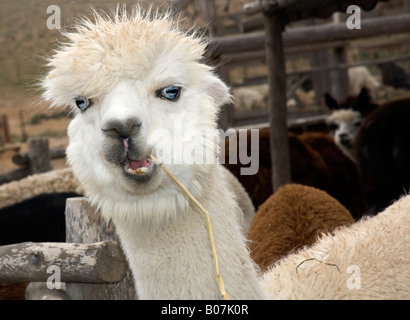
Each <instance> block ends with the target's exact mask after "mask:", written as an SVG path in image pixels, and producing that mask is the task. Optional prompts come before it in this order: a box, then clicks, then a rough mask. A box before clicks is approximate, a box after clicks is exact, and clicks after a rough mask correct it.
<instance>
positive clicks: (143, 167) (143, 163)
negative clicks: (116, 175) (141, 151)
mask: <svg viewBox="0 0 410 320" xmlns="http://www.w3.org/2000/svg"><path fill="white" fill-rule="evenodd" d="M154 166H155V164H154V163H153V162H152V161H151V159H148V158H147V157H144V158H141V159H138V160H134V159H130V158H129V157H128V156H127V158H126V159H125V161H124V162H123V169H124V171H125V172H126V173H128V174H130V175H137V176H139V175H140V176H143V175H148V174H149V173H151V172H152V171H153V167H154Z"/></svg>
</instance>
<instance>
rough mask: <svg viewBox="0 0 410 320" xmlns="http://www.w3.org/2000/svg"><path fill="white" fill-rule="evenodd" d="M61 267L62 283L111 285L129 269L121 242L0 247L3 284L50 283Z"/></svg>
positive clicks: (22, 244)
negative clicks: (56, 269) (49, 279)
mask: <svg viewBox="0 0 410 320" xmlns="http://www.w3.org/2000/svg"><path fill="white" fill-rule="evenodd" d="M50 267H57V268H58V269H59V270H60V271H61V272H60V271H59V272H60V274H59V277H60V276H61V277H60V281H61V282H86V283H111V282H117V281H120V280H121V279H122V278H123V277H124V276H125V273H126V271H127V269H128V265H127V262H126V258H125V256H124V254H123V252H122V249H121V246H120V244H119V243H118V242H114V241H104V242H97V243H88V244H85V243H58V242H56V243H34V242H24V243H17V244H11V245H6V246H0V284H3V283H16V282H27V281H35V282H39V281H43V282H46V281H47V280H48V278H50V276H51V275H52V274H54V273H55V269H54V271H53V269H49V268H50Z"/></svg>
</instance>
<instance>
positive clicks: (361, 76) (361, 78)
mask: <svg viewBox="0 0 410 320" xmlns="http://www.w3.org/2000/svg"><path fill="white" fill-rule="evenodd" d="M347 73H348V76H349V95H352V96H357V95H359V93H360V90H362V88H366V89H368V90H369V92H370V93H371V95H372V96H374V97H375V96H377V94H378V92H379V91H380V90H381V89H382V86H381V84H380V82H379V81H377V79H376V78H375V77H374V76H373V75H372V74H371V73H370V71H369V69H368V68H367V67H366V66H357V67H353V68H349V69H348V72H347Z"/></svg>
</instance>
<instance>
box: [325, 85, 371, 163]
mask: <svg viewBox="0 0 410 320" xmlns="http://www.w3.org/2000/svg"><path fill="white" fill-rule="evenodd" d="M325 101H326V105H327V107H328V108H329V109H330V110H332V111H333V112H332V114H331V115H330V116H329V117H328V119H327V123H328V125H329V129H330V130H331V131H332V134H333V137H334V140H335V143H336V144H337V145H338V146H339V147H340V148H341V149H342V151H344V152H345V154H347V155H348V156H350V157H352V158H353V155H352V149H353V145H354V142H355V140H356V136H357V134H358V132H359V129H360V126H361V124H362V122H363V120H364V118H365V117H366V116H367V115H368V114H370V113H371V112H373V111H374V110H375V109H376V108H377V107H378V105H376V104H374V103H372V102H371V98H370V95H369V93H368V91H367V89H366V88H362V90H361V91H360V94H359V95H358V96H357V97H348V98H347V99H346V100H345V101H343V102H342V103H340V104H339V103H338V102H337V101H336V100H335V99H334V98H333V97H332V96H331V95H329V94H328V93H326V94H325Z"/></svg>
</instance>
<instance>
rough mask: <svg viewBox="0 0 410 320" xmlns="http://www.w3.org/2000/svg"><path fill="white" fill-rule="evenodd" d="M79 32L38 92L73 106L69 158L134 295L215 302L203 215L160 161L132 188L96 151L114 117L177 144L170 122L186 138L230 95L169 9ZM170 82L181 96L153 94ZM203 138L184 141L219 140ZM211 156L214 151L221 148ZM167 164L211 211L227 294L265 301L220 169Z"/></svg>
mask: <svg viewBox="0 0 410 320" xmlns="http://www.w3.org/2000/svg"><path fill="white" fill-rule="evenodd" d="M78 30H79V31H78V33H77V34H72V35H69V40H70V42H69V43H67V44H66V45H65V46H64V47H63V48H62V49H61V50H60V51H58V52H57V53H56V54H55V55H54V57H52V58H51V59H50V63H49V66H50V67H51V71H50V73H49V76H48V77H47V78H46V79H45V80H44V83H43V87H44V88H45V94H44V97H45V98H46V99H48V100H50V101H51V102H52V103H53V104H56V105H60V104H63V105H71V107H72V108H73V110H74V111H75V112H76V113H77V114H76V116H75V118H74V119H73V120H72V122H71V123H70V125H69V128H68V135H69V146H68V148H67V156H68V161H69V163H70V165H71V166H72V168H73V172H74V174H75V175H76V177H78V179H79V181H80V182H81V184H82V185H83V186H84V188H85V190H86V194H87V196H88V198H89V199H90V201H91V202H92V203H93V204H94V205H96V206H97V207H98V208H100V209H101V212H102V214H103V216H104V217H105V218H106V219H107V220H109V219H112V220H113V221H114V223H115V225H116V228H117V230H118V234H119V236H120V238H121V241H122V243H123V246H124V249H125V252H126V255H127V257H128V259H129V263H130V266H131V269H132V271H133V275H134V278H135V283H136V288H137V292H138V295H139V297H140V298H142V299H178V298H198V299H216V298H220V293H219V290H218V287H217V283H216V280H215V276H214V270H213V262H212V256H211V248H210V243H209V239H208V234H207V231H206V221H205V217H204V216H203V214H202V213H201V212H200V211H199V210H198V209H197V208H196V206H195V205H193V204H192V202H190V200H189V199H188V197H187V196H185V195H184V194H183V193H182V192H181V190H180V189H179V188H178V187H177V186H176V185H175V184H174V182H172V181H171V180H170V179H169V177H168V176H167V175H166V174H165V173H164V172H163V171H162V170H161V169H160V168H159V167H158V168H157V174H156V175H154V176H153V177H152V178H151V179H150V181H149V182H147V183H145V184H141V185H138V184H136V183H134V182H133V181H130V180H129V179H127V178H126V177H125V176H124V175H123V173H122V171H121V169H120V168H119V166H118V165H116V164H112V163H110V162H108V161H106V160H105V158H104V156H103V155H102V153H103V144H104V140H105V137H104V135H103V133H102V128H104V126H105V125H106V124H107V123H109V121H112V120H113V119H114V120H118V121H125V120H126V119H128V118H130V117H132V116H136V117H138V118H139V119H140V120H141V122H142V126H141V131H140V132H139V134H138V143H139V147H140V148H141V149H143V150H144V152H145V153H148V152H150V153H153V154H154V155H156V152H157V150H156V146H157V144H158V143H160V142H161V141H158V139H155V138H154V136H155V135H154V133H155V132H156V131H157V130H159V129H161V130H167V132H169V133H170V136H171V144H175V145H176V144H177V143H179V142H180V141H175V139H178V137H175V139H173V135H174V134H175V133H174V132H173V131H174V121H181V120H182V121H183V129H184V134H186V135H187V136H189V133H190V132H197V131H198V130H200V131H202V132H205V131H206V130H212V129H216V118H217V113H218V111H219V106H220V105H222V104H223V103H225V102H227V101H229V100H230V95H229V90H228V88H227V87H226V85H225V84H224V83H223V82H222V81H221V80H219V79H218V78H217V77H216V76H215V75H214V74H213V72H212V69H211V68H210V67H208V66H206V65H204V64H202V63H201V61H200V60H201V59H202V56H203V53H204V50H205V43H204V41H203V39H201V38H198V37H196V36H195V34H194V35H186V34H184V33H183V32H181V31H178V30H177V29H176V28H175V25H174V23H173V22H172V21H170V19H169V18H168V17H167V16H166V15H165V16H164V17H158V16H157V19H153V20H151V19H150V18H149V17H148V16H143V15H142V14H141V13H140V12H139V11H137V12H136V13H134V15H133V16H132V17H130V18H125V17H122V18H121V19H118V18H114V20H113V21H112V20H109V19H102V18H101V17H97V23H96V25H93V24H91V23H88V22H87V23H86V24H85V26H84V27H79V28H78ZM169 85H178V86H181V87H182V93H181V97H180V99H179V100H178V101H177V102H170V101H166V100H162V99H160V98H159V97H157V96H156V91H157V90H158V89H161V88H163V87H165V86H169ZM77 96H83V97H87V98H92V99H93V100H94V105H92V106H91V107H90V108H89V109H87V110H86V111H85V112H83V113H80V112H78V111H77V109H76V106H75V104H74V98H75V97H77ZM214 131H215V130H214ZM216 132H217V131H215V134H216ZM209 139H210V140H213V141H205V142H204V141H203V140H202V139H201V140H198V141H197V140H196V139H194V138H193V139H191V140H189V139H188V140H187V141H185V140H184V141H183V143H184V146H189V145H192V144H198V143H200V144H201V147H203V145H202V144H203V143H205V144H207V145H209V144H211V145H212V143H215V142H214V141H216V143H218V141H217V137H216V136H215V137H211V138H209ZM214 152H215V155H214V156H215V157H216V154H217V153H216V152H217V149H215V150H214ZM167 167H168V169H169V170H170V171H171V172H172V173H173V174H174V175H175V176H176V177H177V178H178V179H179V180H180V181H181V182H182V183H183V184H184V185H185V186H186V187H187V189H188V190H190V192H191V193H192V194H193V195H194V196H195V197H196V198H197V199H198V200H199V201H200V202H201V203H202V205H203V206H204V207H205V208H206V209H207V210H208V211H209V212H211V213H212V217H211V221H212V226H213V228H214V233H215V242H216V247H217V251H218V258H219V264H220V269H221V275H222V277H223V279H224V281H225V286H226V289H227V291H228V292H229V295H230V297H232V298H236V299H252V298H254V299H255V298H256V299H259V298H262V296H263V295H262V291H261V289H260V286H259V284H258V279H257V268H256V266H255V265H254V263H253V261H251V259H250V257H249V254H248V252H247V248H246V241H245V238H244V236H243V234H242V230H241V228H240V220H239V218H240V217H241V215H242V212H241V211H240V209H239V207H238V205H237V204H236V202H235V198H234V197H235V196H234V194H233V193H232V192H228V189H229V188H228V186H227V184H226V183H225V178H224V176H225V175H226V169H224V168H222V167H221V166H219V165H217V164H205V165H199V164H198V165H197V164H193V165H186V164H175V165H174V164H169V165H167ZM181 284H183V286H182V285H181Z"/></svg>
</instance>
